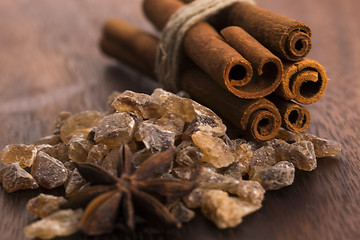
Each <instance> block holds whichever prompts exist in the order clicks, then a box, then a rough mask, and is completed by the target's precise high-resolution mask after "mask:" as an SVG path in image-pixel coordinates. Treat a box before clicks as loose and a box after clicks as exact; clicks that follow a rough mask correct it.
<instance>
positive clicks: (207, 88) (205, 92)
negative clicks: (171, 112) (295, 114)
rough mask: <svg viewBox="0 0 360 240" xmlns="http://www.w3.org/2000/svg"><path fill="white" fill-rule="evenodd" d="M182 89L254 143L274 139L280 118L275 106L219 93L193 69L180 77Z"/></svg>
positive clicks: (220, 91) (213, 84)
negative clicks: (254, 141)
mask: <svg viewBox="0 0 360 240" xmlns="http://www.w3.org/2000/svg"><path fill="white" fill-rule="evenodd" d="M180 79H181V86H182V88H183V89H184V90H185V91H186V92H188V93H189V94H190V96H191V97H192V98H193V99H194V100H197V101H198V102H200V103H201V104H204V105H205V106H208V107H210V108H211V109H212V110H214V111H215V112H216V113H218V114H219V115H221V116H223V117H224V118H226V119H227V120H228V121H229V122H230V123H231V124H233V125H234V126H235V127H237V128H238V129H239V130H241V131H242V132H243V134H244V135H247V136H250V137H251V138H253V139H256V140H260V141H266V140H269V139H272V138H274V137H275V136H276V134H277V133H278V131H279V129H280V125H281V116H280V113H279V111H278V109H277V108H276V106H275V105H274V104H272V103H271V102H270V101H268V100H267V99H264V98H258V99H240V98H237V97H235V96H233V95H232V94H231V93H229V92H227V91H226V90H224V89H221V88H219V87H218V86H217V84H215V83H214V82H212V81H209V77H208V76H207V75H206V74H205V73H204V72H202V71H201V70H200V69H197V68H196V67H195V66H194V65H193V66H189V65H187V67H186V70H184V71H182V72H181V75H180Z"/></svg>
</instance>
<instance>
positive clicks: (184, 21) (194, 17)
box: [155, 0, 254, 92]
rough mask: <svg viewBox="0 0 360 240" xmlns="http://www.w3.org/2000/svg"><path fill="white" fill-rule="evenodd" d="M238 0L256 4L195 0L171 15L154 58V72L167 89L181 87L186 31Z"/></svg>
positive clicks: (225, 0) (175, 89)
mask: <svg viewBox="0 0 360 240" xmlns="http://www.w3.org/2000/svg"><path fill="white" fill-rule="evenodd" d="M236 2H248V3H251V4H254V1H253V0H196V1H193V2H191V3H189V4H187V5H186V6H184V7H182V8H180V9H179V10H178V11H176V13H175V14H173V15H172V16H171V18H170V20H169V21H168V23H167V24H166V26H165V28H164V30H163V32H162V35H161V38H160V43H159V46H158V49H157V55H156V60H155V74H156V76H157V78H158V80H159V82H160V83H161V84H162V85H163V86H164V87H165V89H167V90H170V91H173V92H178V91H180V87H179V85H180V84H179V80H178V73H179V63H180V60H181V57H182V51H181V44H182V41H183V38H184V36H185V33H186V31H187V30H188V29H190V28H191V27H192V26H193V25H194V24H196V23H198V22H200V21H204V20H206V19H208V18H209V17H211V16H214V15H216V14H217V13H218V12H220V11H221V10H222V9H224V8H226V7H228V6H230V5H232V4H234V3H236Z"/></svg>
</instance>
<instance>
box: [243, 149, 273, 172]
mask: <svg viewBox="0 0 360 240" xmlns="http://www.w3.org/2000/svg"><path fill="white" fill-rule="evenodd" d="M277 160H278V159H277V154H276V151H275V149H274V148H273V147H272V146H270V145H266V146H263V147H261V148H259V149H257V150H255V151H254V152H253V156H252V157H251V159H250V163H249V167H250V174H251V169H252V168H253V167H255V166H256V167H269V166H273V165H275V163H276V162H277Z"/></svg>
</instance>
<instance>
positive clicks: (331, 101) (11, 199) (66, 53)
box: [0, 0, 360, 240]
mask: <svg viewBox="0 0 360 240" xmlns="http://www.w3.org/2000/svg"><path fill="white" fill-rule="evenodd" d="M257 4H258V5H259V6H261V7H264V8H267V9H269V10H272V11H275V12H278V13H280V14H283V15H286V16H289V17H293V18H296V19H298V20H301V21H303V22H305V23H306V24H308V25H310V26H311V27H312V31H313V37H312V41H313V48H312V51H311V53H310V56H309V57H310V58H313V59H315V60H317V61H318V62H320V63H321V64H323V66H324V67H325V69H326V70H327V74H328V76H329V78H330V81H329V84H328V88H327V91H326V93H325V96H324V97H323V98H322V99H321V100H320V101H319V102H316V103H315V104H312V105H311V106H310V112H311V114H312V124H311V127H310V130H309V132H311V133H314V134H317V135H319V136H321V137H325V138H330V139H335V140H337V141H340V142H341V143H342V144H343V146H344V147H343V152H342V154H341V155H340V156H339V157H337V158H326V159H320V160H319V162H318V168H317V169H316V170H315V171H313V172H301V171H298V172H297V174H296V179H295V182H294V184H293V185H292V186H291V187H287V188H285V189H282V190H279V191H273V192H268V193H267V194H266V199H265V201H264V202H263V203H264V206H263V208H262V209H261V210H260V211H258V212H256V213H254V214H252V215H250V216H248V217H246V218H245V219H244V222H243V223H242V224H241V225H240V226H238V227H236V228H234V229H229V230H217V229H216V228H215V227H214V226H213V225H212V224H211V223H210V222H208V221H207V220H205V219H204V218H203V217H201V216H200V214H198V217H196V219H195V220H193V221H192V222H190V223H189V224H187V225H185V227H184V228H183V229H181V230H178V231H175V232H172V233H165V234H161V235H152V234H145V233H142V234H125V233H122V232H119V233H116V235H115V234H113V235H110V236H108V237H107V238H108V239H118V238H119V237H121V236H123V237H125V238H126V239H132V238H134V239H149V238H152V239H183V238H184V237H186V238H188V239H210V240H211V239H360V229H359V223H360V206H359V204H360V161H359V156H360V138H359V136H360V115H359V113H360V105H359V101H360V81H359V78H360V44H359V41H360V30H359V29H360V17H359V13H358V11H359V9H360V1H358V0H344V1H337V0H317V1H312V0H303V1H293V0H273V1H266V0H257ZM109 17H119V18H123V19H125V20H127V21H129V22H131V23H133V24H136V25H138V26H140V27H142V28H145V29H147V30H152V28H151V27H150V25H149V24H148V23H147V22H146V20H145V19H144V17H143V15H142V14H141V1H140V0H132V1H127V0H106V1H97V0H84V1H72V0H62V1H50V0H37V1H31V0H17V1H13V0H1V1H0V52H1V53H0V93H1V94H0V123H1V124H0V133H1V135H0V148H1V149H2V148H3V147H4V146H5V145H6V144H10V143H31V142H33V141H35V140H36V139H38V138H39V137H41V136H44V135H46V134H49V133H50V132H51V131H52V129H53V123H54V121H55V118H56V115H57V113H58V112H59V111H62V110H66V111H71V112H78V111H81V110H86V109H96V110H100V111H103V110H105V106H106V99H107V96H108V95H109V94H110V93H111V92H112V91H113V90H118V91H121V90H124V89H132V90H136V91H140V92H146V93H149V92H151V91H152V90H153V88H154V87H156V86H158V85H157V84H154V83H152V82H151V81H149V79H146V78H144V77H143V76H141V75H140V74H139V73H136V72H134V71H132V70H131V69H128V68H126V67H124V66H122V65H119V64H117V63H115V62H113V61H111V60H109V59H107V58H106V57H104V56H103V55H102V54H101V53H100V51H99V50H98V46H97V44H98V39H99V36H100V29H101V25H102V23H103V22H104V21H105V20H106V19H107V18H109ZM152 31H153V30H152ZM36 194H37V192H34V191H22V192H17V193H12V194H7V193H6V192H4V190H3V189H2V188H1V190H0V213H1V214H0V239H1V240H2V239H4V240H5V239H25V236H24V234H23V231H22V229H23V227H24V226H25V225H26V224H27V223H29V222H30V221H31V220H32V219H34V217H33V216H32V215H31V214H30V213H28V212H26V211H25V204H26V201H27V200H28V199H29V198H31V197H33V196H35V195H36ZM79 238H82V236H74V237H72V238H71V239H79ZM102 239H103V238H102Z"/></svg>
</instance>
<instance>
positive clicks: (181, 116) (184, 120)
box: [0, 89, 341, 239]
mask: <svg viewBox="0 0 360 240" xmlns="http://www.w3.org/2000/svg"><path fill="white" fill-rule="evenodd" d="M109 103H110V106H111V107H112V110H111V111H108V112H105V113H101V112H98V111H84V112H80V113H78V114H74V115H73V114H71V113H68V112H61V113H60V114H59V116H58V118H57V121H56V124H55V127H56V129H55V131H54V132H53V134H51V135H49V136H46V137H44V138H41V139H39V140H38V141H36V142H34V143H33V144H31V145H24V144H13V145H7V146H6V147H5V148H4V149H3V150H2V151H1V152H0V162H1V163H2V166H1V168H0V182H1V183H2V185H3V188H4V189H5V190H6V191H7V192H9V193H10V192H14V191H18V190H23V189H36V188H39V186H41V187H44V188H47V189H53V188H57V187H60V186H62V187H63V188H64V189H65V190H64V197H65V198H64V197H55V196H51V195H46V194H40V195H39V196H38V197H36V198H34V199H31V200H30V201H29V203H28V205H27V208H28V210H29V211H31V212H32V213H34V214H35V215H36V216H38V217H39V218H41V219H40V220H39V221H37V222H34V223H32V224H30V225H29V226H27V227H26V228H25V234H26V235H27V236H28V237H30V238H34V237H40V238H44V239H49V238H53V237H56V236H66V235H70V234H72V233H74V232H76V231H77V229H76V228H74V226H76V225H77V223H78V222H79V221H80V219H81V216H82V214H83V211H82V210H81V209H78V210H60V209H59V206H60V205H61V204H63V203H64V202H66V201H67V200H66V198H68V197H70V196H71V195H72V194H74V193H76V192H77V191H79V189H82V188H84V187H86V186H87V183H86V182H85V180H84V179H83V178H82V177H81V175H80V174H79V172H78V171H77V169H76V168H75V167H74V164H73V163H72V162H73V161H75V162H89V163H93V164H98V165H100V166H102V167H104V168H106V169H107V170H108V171H110V172H113V173H114V174H116V169H117V165H116V163H115V160H116V153H117V151H116V150H117V149H118V148H119V146H120V145H121V144H122V143H123V142H126V143H127V144H128V145H129V146H130V148H131V150H132V152H133V153H134V160H133V167H134V168H137V167H139V166H141V164H142V162H143V161H144V160H145V159H147V158H148V157H149V156H151V155H152V154H154V153H157V152H161V151H165V150H167V149H169V148H172V147H175V148H176V157H175V159H174V162H173V167H172V169H171V171H170V172H169V173H167V176H164V177H174V178H181V179H185V180H189V179H194V178H195V181H196V183H197V187H196V188H195V189H194V190H193V191H192V192H191V193H190V194H189V195H188V196H186V197H185V198H184V199H183V202H180V203H179V204H177V205H176V207H173V208H172V209H171V212H172V213H173V214H174V215H176V216H181V217H180V218H179V219H180V221H183V222H188V221H190V220H191V219H192V218H193V216H194V215H195V214H194V211H192V210H191V209H194V208H200V209H201V211H202V213H203V214H204V215H205V216H206V217H207V218H208V219H209V220H211V221H212V222H214V224H215V225H216V226H217V227H218V228H229V227H235V226H237V225H238V224H239V223H241V222H242V219H243V217H244V216H246V215H248V214H250V213H252V212H254V211H256V210H258V209H259V208H261V203H262V201H263V198H264V194H265V191H267V190H276V189H280V188H283V187H285V186H289V185H291V184H292V183H293V181H294V176H295V169H296V168H297V169H300V170H304V171H312V170H314V169H315V168H316V166H317V158H322V157H327V156H336V155H338V154H339V153H340V151H341V146H340V144H339V143H337V142H335V141H331V140H326V139H322V138H319V137H316V136H314V135H311V134H294V133H291V132H288V131H287V130H284V129H281V130H280V132H279V134H278V136H277V137H276V138H275V139H273V140H270V141H266V142H262V143H259V142H256V143H255V142H248V141H246V140H244V139H234V140H231V139H230V138H229V137H228V136H227V135H226V133H225V132H226V126H225V125H224V124H223V122H222V120H221V118H220V117H218V116H217V115H216V114H215V113H214V112H213V111H211V110H210V109H208V108H206V107H204V106H202V105H200V104H199V103H196V102H195V101H193V100H191V99H189V98H184V97H180V96H178V95H176V94H173V93H170V92H167V91H165V90H163V89H155V90H154V92H153V93H152V94H151V95H147V94H143V93H136V92H132V91H128V90H127V91H125V92H123V93H114V94H112V95H111V96H110V97H109Z"/></svg>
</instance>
